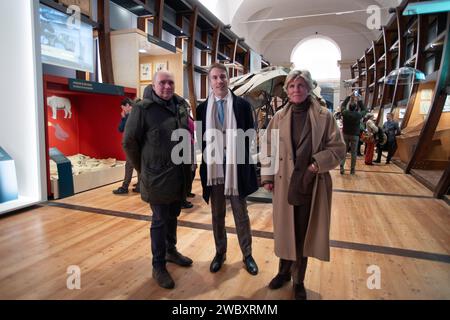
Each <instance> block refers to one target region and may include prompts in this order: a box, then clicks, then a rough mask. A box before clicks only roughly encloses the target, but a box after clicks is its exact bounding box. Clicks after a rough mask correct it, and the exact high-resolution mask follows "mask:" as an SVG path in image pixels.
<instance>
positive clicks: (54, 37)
mask: <svg viewBox="0 0 450 320" xmlns="http://www.w3.org/2000/svg"><path fill="white" fill-rule="evenodd" d="M39 16H40V25H41V54H42V62H43V63H48V64H52V65H56V66H60V67H66V68H70V69H75V70H81V71H87V72H94V41H93V36H92V26H91V25H89V24H87V23H84V22H81V21H80V23H75V17H71V16H70V15H68V14H65V13H62V12H60V11H58V10H55V9H53V8H50V7H47V6H44V5H41V6H40V7H39Z"/></svg>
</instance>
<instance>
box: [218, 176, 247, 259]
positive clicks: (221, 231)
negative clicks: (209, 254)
mask: <svg viewBox="0 0 450 320" xmlns="http://www.w3.org/2000/svg"><path fill="white" fill-rule="evenodd" d="M227 198H229V199H230V202H231V208H232V209H233V216H234V223H235V225H236V233H237V236H238V240H239V246H240V247H241V251H242V255H243V256H244V257H247V256H249V255H251V254H252V235H251V231H250V219H249V217H248V211H247V201H246V199H245V198H241V197H239V196H230V197H227ZM211 212H212V225H213V232H214V241H215V244H216V252H217V253H219V254H224V253H225V252H226V251H227V232H226V230H225V213H226V205H225V195H224V185H223V184H220V185H215V186H212V188H211Z"/></svg>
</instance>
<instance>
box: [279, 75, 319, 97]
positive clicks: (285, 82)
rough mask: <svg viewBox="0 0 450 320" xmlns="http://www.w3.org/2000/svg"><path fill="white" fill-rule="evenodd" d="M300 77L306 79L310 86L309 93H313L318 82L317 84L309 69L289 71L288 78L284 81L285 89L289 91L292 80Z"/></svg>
mask: <svg viewBox="0 0 450 320" xmlns="http://www.w3.org/2000/svg"><path fill="white" fill-rule="evenodd" d="M299 78H303V80H305V82H306V85H307V86H308V93H311V91H312V90H313V89H314V88H315V87H316V86H317V84H315V81H314V80H313V79H312V78H311V73H310V72H309V71H308V70H292V71H291V72H289V74H288V75H287V77H286V80H285V81H284V86H283V89H284V91H286V92H287V87H288V85H289V83H290V82H292V81H295V80H297V79H299Z"/></svg>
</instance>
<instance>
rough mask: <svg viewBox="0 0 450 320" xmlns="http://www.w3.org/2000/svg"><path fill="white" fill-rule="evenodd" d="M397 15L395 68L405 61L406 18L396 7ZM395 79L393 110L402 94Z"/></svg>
mask: <svg viewBox="0 0 450 320" xmlns="http://www.w3.org/2000/svg"><path fill="white" fill-rule="evenodd" d="M395 11H396V16H397V32H398V59H397V66H396V68H400V67H402V66H403V64H404V63H405V55H406V39H405V37H404V34H405V31H406V30H405V29H406V18H405V17H404V16H403V15H402V10H401V9H400V8H399V7H397V8H396V9H395ZM398 78H399V77H397V80H396V81H395V88H394V94H393V97H392V101H391V110H390V112H393V111H394V108H395V107H396V106H397V101H398V100H400V97H401V95H402V94H403V90H401V87H400V85H399V81H398Z"/></svg>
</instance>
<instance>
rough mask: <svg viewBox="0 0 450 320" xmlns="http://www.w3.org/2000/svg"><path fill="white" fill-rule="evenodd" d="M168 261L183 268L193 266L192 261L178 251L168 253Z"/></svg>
mask: <svg viewBox="0 0 450 320" xmlns="http://www.w3.org/2000/svg"><path fill="white" fill-rule="evenodd" d="M166 261H168V262H172V263H175V264H177V265H179V266H182V267H190V266H191V265H192V259H190V258H188V257H185V256H183V255H182V254H181V253H179V252H178V251H177V250H176V249H175V251H171V252H167V253H166Z"/></svg>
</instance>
